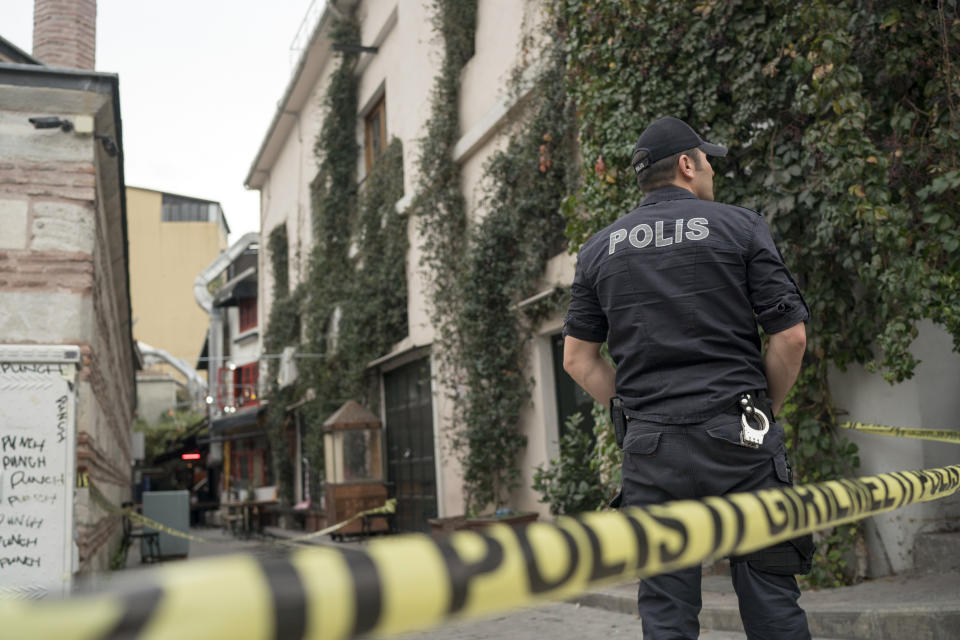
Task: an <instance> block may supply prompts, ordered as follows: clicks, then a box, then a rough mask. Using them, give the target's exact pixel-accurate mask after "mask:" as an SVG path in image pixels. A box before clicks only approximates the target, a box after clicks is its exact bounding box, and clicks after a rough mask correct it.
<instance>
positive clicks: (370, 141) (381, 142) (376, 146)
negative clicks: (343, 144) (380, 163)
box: [363, 93, 387, 172]
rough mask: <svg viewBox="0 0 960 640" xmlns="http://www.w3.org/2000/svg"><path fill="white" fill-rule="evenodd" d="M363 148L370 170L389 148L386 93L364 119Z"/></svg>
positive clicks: (367, 166)
mask: <svg viewBox="0 0 960 640" xmlns="http://www.w3.org/2000/svg"><path fill="white" fill-rule="evenodd" d="M363 132H364V135H363V138H364V140H363V148H364V158H365V160H366V168H367V171H368V172H369V171H370V169H371V168H372V167H373V165H374V164H375V163H376V161H377V159H378V158H379V157H380V156H382V155H383V152H384V151H385V150H386V148H387V95H386V93H384V94H383V95H381V96H380V97H379V98H377V101H376V102H375V103H374V104H373V107H371V108H370V110H369V111H368V112H367V115H366V116H364V119H363Z"/></svg>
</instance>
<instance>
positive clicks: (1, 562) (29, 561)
mask: <svg viewBox="0 0 960 640" xmlns="http://www.w3.org/2000/svg"><path fill="white" fill-rule="evenodd" d="M17 565H21V566H24V567H39V566H40V557H39V556H36V557H29V556H12V557H0V569H6V568H8V567H13V566H17Z"/></svg>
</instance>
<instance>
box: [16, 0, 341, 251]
mask: <svg viewBox="0 0 960 640" xmlns="http://www.w3.org/2000/svg"><path fill="white" fill-rule="evenodd" d="M323 4H324V0H315V5H316V6H315V7H314V10H313V11H311V14H312V15H318V13H317V11H316V10H317V9H320V8H322V6H323ZM310 6H311V0H273V1H272V2H271V1H268V0H163V2H156V1H155V0H99V1H98V3H97V59H96V70H97V71H104V72H109V73H117V74H119V76H120V112H121V116H122V118H123V153H124V161H125V167H124V168H125V172H126V182H127V185H128V186H133V187H144V188H147V189H155V190H157V191H167V192H170V193H177V194H180V195H185V196H193V197H196V198H203V199H206V200H216V201H218V202H220V204H221V205H223V211H224V214H225V215H226V217H227V222H228V224H229V225H230V231H231V233H230V241H231V242H234V241H236V240H237V239H239V238H240V236H241V235H243V234H244V233H246V232H248V231H257V230H259V226H260V221H259V206H260V204H259V203H260V195H259V192H257V191H248V190H247V189H245V188H244V186H243V181H244V178H246V175H247V171H248V170H249V168H250V165H251V164H252V163H253V159H254V157H255V155H256V153H257V150H258V149H259V148H260V143H261V142H262V141H263V138H264V136H265V135H266V132H267V127H269V125H270V122H271V120H272V118H273V114H274V112H275V110H276V107H277V102H279V100H280V98H282V97H283V92H284V90H285V89H286V86H287V83H288V81H289V79H290V75H291V73H292V71H293V67H294V65H295V63H296V58H295V57H293V56H292V54H291V50H290V47H291V43H292V42H293V40H294V37H295V36H296V35H297V31H298V29H299V28H300V25H301V23H302V22H303V20H304V17H305V16H306V15H307V12H308V9H309V8H310ZM0 16H2V19H0V36H3V37H4V38H5V39H6V40H8V41H10V42H12V43H13V44H15V45H16V46H18V47H19V48H21V49H23V50H24V51H26V52H27V53H32V51H33V0H0Z"/></svg>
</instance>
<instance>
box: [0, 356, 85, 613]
mask: <svg viewBox="0 0 960 640" xmlns="http://www.w3.org/2000/svg"><path fill="white" fill-rule="evenodd" d="M79 361H80V350H79V349H78V348H77V347H71V346H59V345H58V346H40V345H22V346H21V345H0V597H20V598H37V597H43V596H44V595H46V594H47V593H51V594H61V593H65V592H67V591H68V590H69V589H70V584H71V580H72V577H73V494H74V484H75V477H74V476H75V463H76V448H77V444H76V395H75V389H74V385H75V381H76V372H77V363H79Z"/></svg>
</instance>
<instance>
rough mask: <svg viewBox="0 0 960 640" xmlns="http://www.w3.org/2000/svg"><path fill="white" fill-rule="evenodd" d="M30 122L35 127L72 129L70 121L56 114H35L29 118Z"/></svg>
mask: <svg viewBox="0 0 960 640" xmlns="http://www.w3.org/2000/svg"><path fill="white" fill-rule="evenodd" d="M30 124H32V125H33V127H34V128H35V129H56V128H58V127H59V128H60V129H62V130H63V131H73V123H72V122H70V121H69V120H67V119H65V118H58V117H57V116H37V117H34V118H30Z"/></svg>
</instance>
